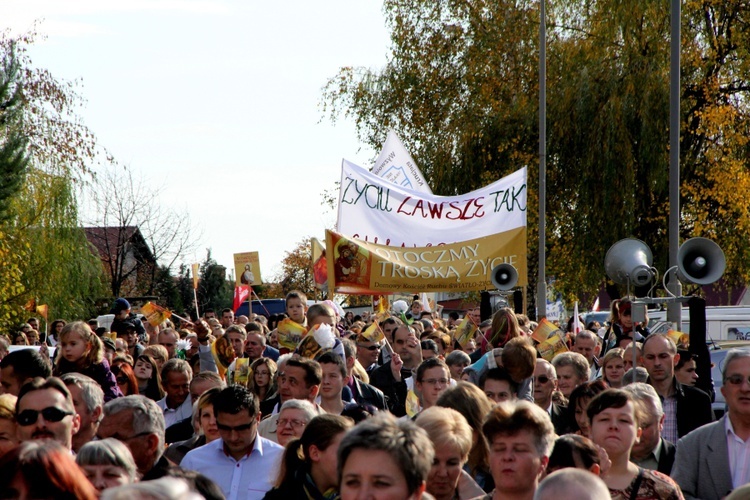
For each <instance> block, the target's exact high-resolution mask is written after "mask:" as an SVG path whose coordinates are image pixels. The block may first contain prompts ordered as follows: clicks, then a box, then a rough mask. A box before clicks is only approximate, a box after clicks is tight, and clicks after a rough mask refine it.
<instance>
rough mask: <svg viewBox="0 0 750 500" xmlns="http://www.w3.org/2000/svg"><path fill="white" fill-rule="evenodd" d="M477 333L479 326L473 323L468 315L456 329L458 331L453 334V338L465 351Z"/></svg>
mask: <svg viewBox="0 0 750 500" xmlns="http://www.w3.org/2000/svg"><path fill="white" fill-rule="evenodd" d="M476 331H477V326H476V325H475V324H474V322H473V321H471V318H469V315H468V314H467V315H466V316H464V319H462V320H461V322H460V323H459V324H458V326H457V327H456V331H455V332H454V333H453V338H454V339H455V340H456V341H457V342H458V344H459V345H460V346H461V349H463V348H465V347H466V344H468V343H469V341H470V340H471V339H473V338H474V334H475V333H476Z"/></svg>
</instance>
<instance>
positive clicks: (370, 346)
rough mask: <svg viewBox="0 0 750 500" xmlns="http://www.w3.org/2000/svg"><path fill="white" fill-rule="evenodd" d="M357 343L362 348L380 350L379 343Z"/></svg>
mask: <svg viewBox="0 0 750 500" xmlns="http://www.w3.org/2000/svg"><path fill="white" fill-rule="evenodd" d="M357 345H358V346H359V347H361V348H362V349H367V350H368V351H379V350H380V346H379V345H367V346H365V345H362V344H357Z"/></svg>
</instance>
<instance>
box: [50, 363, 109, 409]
mask: <svg viewBox="0 0 750 500" xmlns="http://www.w3.org/2000/svg"><path fill="white" fill-rule="evenodd" d="M60 379H61V380H62V381H63V383H64V384H65V385H75V386H76V387H78V388H79V389H80V390H81V398H82V399H83V402H84V404H86V409H87V410H88V411H89V413H93V412H94V410H96V409H97V408H99V407H102V406H104V391H103V390H102V388H101V387H100V386H99V384H97V383H96V381H95V380H94V379H92V378H91V377H87V376H86V375H83V374H81V373H78V372H70V373H65V374H63V375H61V376H60Z"/></svg>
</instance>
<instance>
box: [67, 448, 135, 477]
mask: <svg viewBox="0 0 750 500" xmlns="http://www.w3.org/2000/svg"><path fill="white" fill-rule="evenodd" d="M76 463H77V464H78V465H81V466H83V465H114V466H116V467H120V468H121V469H123V470H125V472H126V473H127V474H128V477H129V478H130V482H131V483H132V482H134V481H135V480H136V479H137V477H138V476H137V474H138V467H137V466H136V465H135V460H134V459H133V454H132V453H131V452H130V449H129V448H128V447H127V446H125V443H123V442H122V441H120V440H119V439H115V438H107V439H100V440H97V441H90V442H88V443H86V444H84V445H83V446H81V449H80V450H79V451H78V454H77V455H76Z"/></svg>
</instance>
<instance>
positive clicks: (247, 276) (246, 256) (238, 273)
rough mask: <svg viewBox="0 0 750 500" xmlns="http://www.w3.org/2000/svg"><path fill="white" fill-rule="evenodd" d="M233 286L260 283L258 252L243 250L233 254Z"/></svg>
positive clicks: (261, 281) (261, 282)
mask: <svg viewBox="0 0 750 500" xmlns="http://www.w3.org/2000/svg"><path fill="white" fill-rule="evenodd" d="M234 275H235V286H240V285H250V286H253V285H262V284H263V279H262V278H261V277H260V258H259V257H258V252H243V253H236V254H234Z"/></svg>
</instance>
